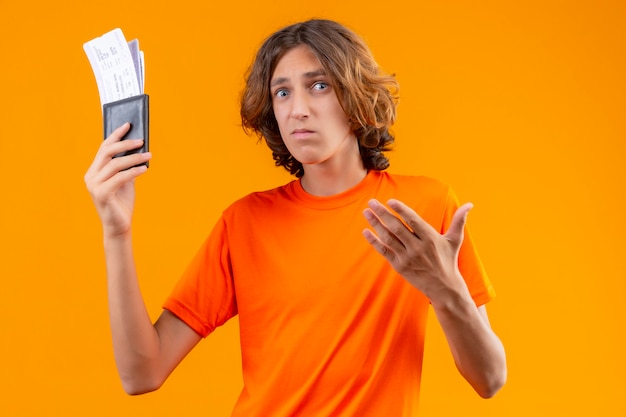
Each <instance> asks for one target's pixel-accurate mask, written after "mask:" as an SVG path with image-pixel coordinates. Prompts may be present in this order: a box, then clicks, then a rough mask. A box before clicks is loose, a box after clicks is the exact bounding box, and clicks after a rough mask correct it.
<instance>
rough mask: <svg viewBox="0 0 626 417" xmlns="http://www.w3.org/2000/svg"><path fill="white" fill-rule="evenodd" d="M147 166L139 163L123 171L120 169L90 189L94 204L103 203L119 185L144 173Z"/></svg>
mask: <svg viewBox="0 0 626 417" xmlns="http://www.w3.org/2000/svg"><path fill="white" fill-rule="evenodd" d="M147 169H148V167H146V166H145V165H139V166H135V167H132V168H129V169H127V170H125V171H120V172H118V173H117V174H116V175H114V176H112V177H111V178H109V179H108V180H107V181H104V182H102V183H100V184H99V185H98V186H97V187H95V188H94V189H93V191H92V196H93V199H94V201H95V202H96V204H97V205H98V204H103V203H104V202H105V201H106V200H108V199H109V198H110V196H113V195H114V194H115V193H116V192H117V191H118V190H119V189H120V188H121V187H123V186H124V185H126V184H128V183H130V182H133V181H134V180H135V179H136V178H137V177H139V176H140V175H142V174H144V173H145V172H146V171H147Z"/></svg>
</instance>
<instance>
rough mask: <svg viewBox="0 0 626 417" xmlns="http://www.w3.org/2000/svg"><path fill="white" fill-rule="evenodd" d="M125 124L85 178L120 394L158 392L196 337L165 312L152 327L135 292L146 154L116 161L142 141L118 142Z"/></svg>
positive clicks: (138, 293)
mask: <svg viewBox="0 0 626 417" xmlns="http://www.w3.org/2000/svg"><path fill="white" fill-rule="evenodd" d="M128 129H129V125H128V124H126V125H123V126H121V127H120V128H118V129H116V130H115V131H114V132H113V133H112V134H111V136H109V137H108V138H107V139H105V140H104V141H103V142H102V145H101V146H100V149H99V150H98V153H97V154H96V157H95V158H94V161H93V162H92V164H91V166H90V167H89V169H88V170H87V173H86V174H85V183H86V185H87V189H88V190H89V193H90V194H91V197H92V199H93V201H94V204H95V206H96V210H97V211H98V215H99V217H100V221H101V222H102V229H103V235H104V251H105V258H106V268H107V282H108V299H109V316H110V323H111V332H112V338H113V349H114V354H115V360H116V363H117V367H118V371H119V374H120V378H121V380H122V384H123V386H124V390H125V391H126V392H127V393H129V394H141V393H145V392H149V391H153V390H155V389H157V388H159V387H160V386H161V385H162V384H163V382H164V381H165V379H166V378H167V377H168V376H169V374H170V373H171V372H172V370H173V369H174V368H175V367H176V365H177V364H178V363H179V362H180V361H181V360H182V359H183V358H184V357H185V355H186V354H187V353H188V352H189V351H190V350H191V349H192V348H193V347H194V346H195V345H196V344H197V343H198V342H199V341H200V336H199V335H198V334H197V333H195V332H194V331H193V330H192V329H191V328H190V327H189V326H187V325H186V324H185V323H184V322H183V321H181V320H180V319H178V318H177V317H176V316H174V315H173V314H171V313H170V312H168V311H164V312H163V313H162V315H161V317H160V318H159V319H158V320H157V322H156V323H155V324H154V325H153V324H152V321H151V319H150V316H149V314H148V312H147V309H146V306H145V303H144V301H143V297H142V295H141V292H140V289H139V283H138V280H137V273H136V269H135V261H134V257H133V250H132V238H131V236H132V233H131V219H132V213H133V208H134V199H135V189H134V181H135V178H137V177H138V176H140V175H142V174H143V173H144V172H145V171H146V167H145V166H144V165H141V164H142V163H144V162H147V161H148V160H150V158H151V155H150V154H149V153H137V154H131V155H127V156H123V157H117V158H115V157H114V156H115V155H118V154H119V153H121V152H124V151H128V150H131V149H135V148H138V147H140V146H141V145H142V141H136V140H130V139H129V140H124V141H122V140H121V138H122V137H123V136H124V134H125V133H126V132H127V131H128Z"/></svg>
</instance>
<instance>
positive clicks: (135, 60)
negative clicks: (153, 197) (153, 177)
mask: <svg viewBox="0 0 626 417" xmlns="http://www.w3.org/2000/svg"><path fill="white" fill-rule="evenodd" d="M83 49H84V50H85V53H86V54H87V58H88V59H89V63H90V64H91V68H92V70H93V72H94V75H95V77H96V82H97V84H98V92H99V93H100V104H101V105H102V111H103V120H104V137H105V138H107V137H109V136H110V135H111V133H112V132H113V131H114V130H115V129H117V128H118V127H120V126H121V125H123V124H124V123H126V122H129V123H130V124H131V127H130V129H129V131H128V132H127V133H126V135H124V137H123V138H122V139H126V138H130V139H143V140H144V144H143V146H142V147H141V148H139V149H135V150H133V151H130V152H123V153H121V154H118V155H116V157H117V156H122V155H127V154H130V153H138V152H147V151H148V137H149V123H148V122H149V117H148V116H149V106H148V104H149V100H148V95H147V94H144V79H145V69H144V68H145V67H144V55H143V52H142V51H140V50H139V41H138V40H137V39H134V40H132V41H130V42H127V41H126V38H125V37H124V34H123V33H122V30H121V29H114V30H112V31H110V32H108V33H105V34H104V35H102V36H100V37H98V38H95V39H92V40H91V41H89V42H86V43H85V44H84V45H83ZM146 165H147V163H146Z"/></svg>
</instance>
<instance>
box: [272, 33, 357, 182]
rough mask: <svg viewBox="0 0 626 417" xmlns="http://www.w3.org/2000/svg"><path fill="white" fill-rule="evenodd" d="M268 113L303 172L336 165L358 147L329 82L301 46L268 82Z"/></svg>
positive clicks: (294, 50) (307, 48)
mask: <svg viewBox="0 0 626 417" xmlns="http://www.w3.org/2000/svg"><path fill="white" fill-rule="evenodd" d="M270 92H271V94H272V107H273V109H274V115H275V116H276V121H277V122H278V128H279V130H280V134H281V136H282V139H283V141H284V143H285V145H286V146H287V149H288V150H289V152H290V153H291V154H292V155H293V157H294V158H296V159H297V160H298V161H300V162H301V163H302V164H303V165H304V168H305V171H306V167H307V165H311V164H331V165H334V164H341V163H342V162H345V161H346V158H350V159H354V156H355V154H354V153H355V150H356V155H357V156H358V145H357V142H356V137H355V136H354V134H353V132H352V130H351V129H350V125H349V123H348V117H347V116H346V114H345V112H344V111H343V109H342V108H341V105H340V104H339V100H338V98H337V94H336V91H335V88H334V86H333V85H332V83H331V80H330V77H329V75H328V74H326V72H325V71H324V68H323V67H322V64H321V63H320V61H319V60H318V59H317V57H316V56H315V55H314V54H313V52H312V51H311V50H310V48H309V47H308V46H306V45H300V46H298V47H296V48H294V49H292V50H290V51H289V52H287V53H286V54H285V55H284V56H283V57H282V58H281V59H280V61H279V62H278V65H277V66H276V69H275V70H274V74H273V75H272V79H271V81H270Z"/></svg>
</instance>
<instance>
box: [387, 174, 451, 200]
mask: <svg viewBox="0 0 626 417" xmlns="http://www.w3.org/2000/svg"><path fill="white" fill-rule="evenodd" d="M383 176H384V177H385V178H384V180H385V181H388V182H389V183H391V184H395V185H396V186H397V187H398V189H400V190H406V191H407V192H415V191H416V190H419V191H420V192H422V193H428V194H434V195H440V194H442V193H444V194H446V193H447V192H448V190H449V188H450V187H449V185H448V184H446V183H445V182H443V181H441V180H439V179H437V178H434V177H430V176H427V175H406V174H395V173H389V172H384V173H383Z"/></svg>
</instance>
